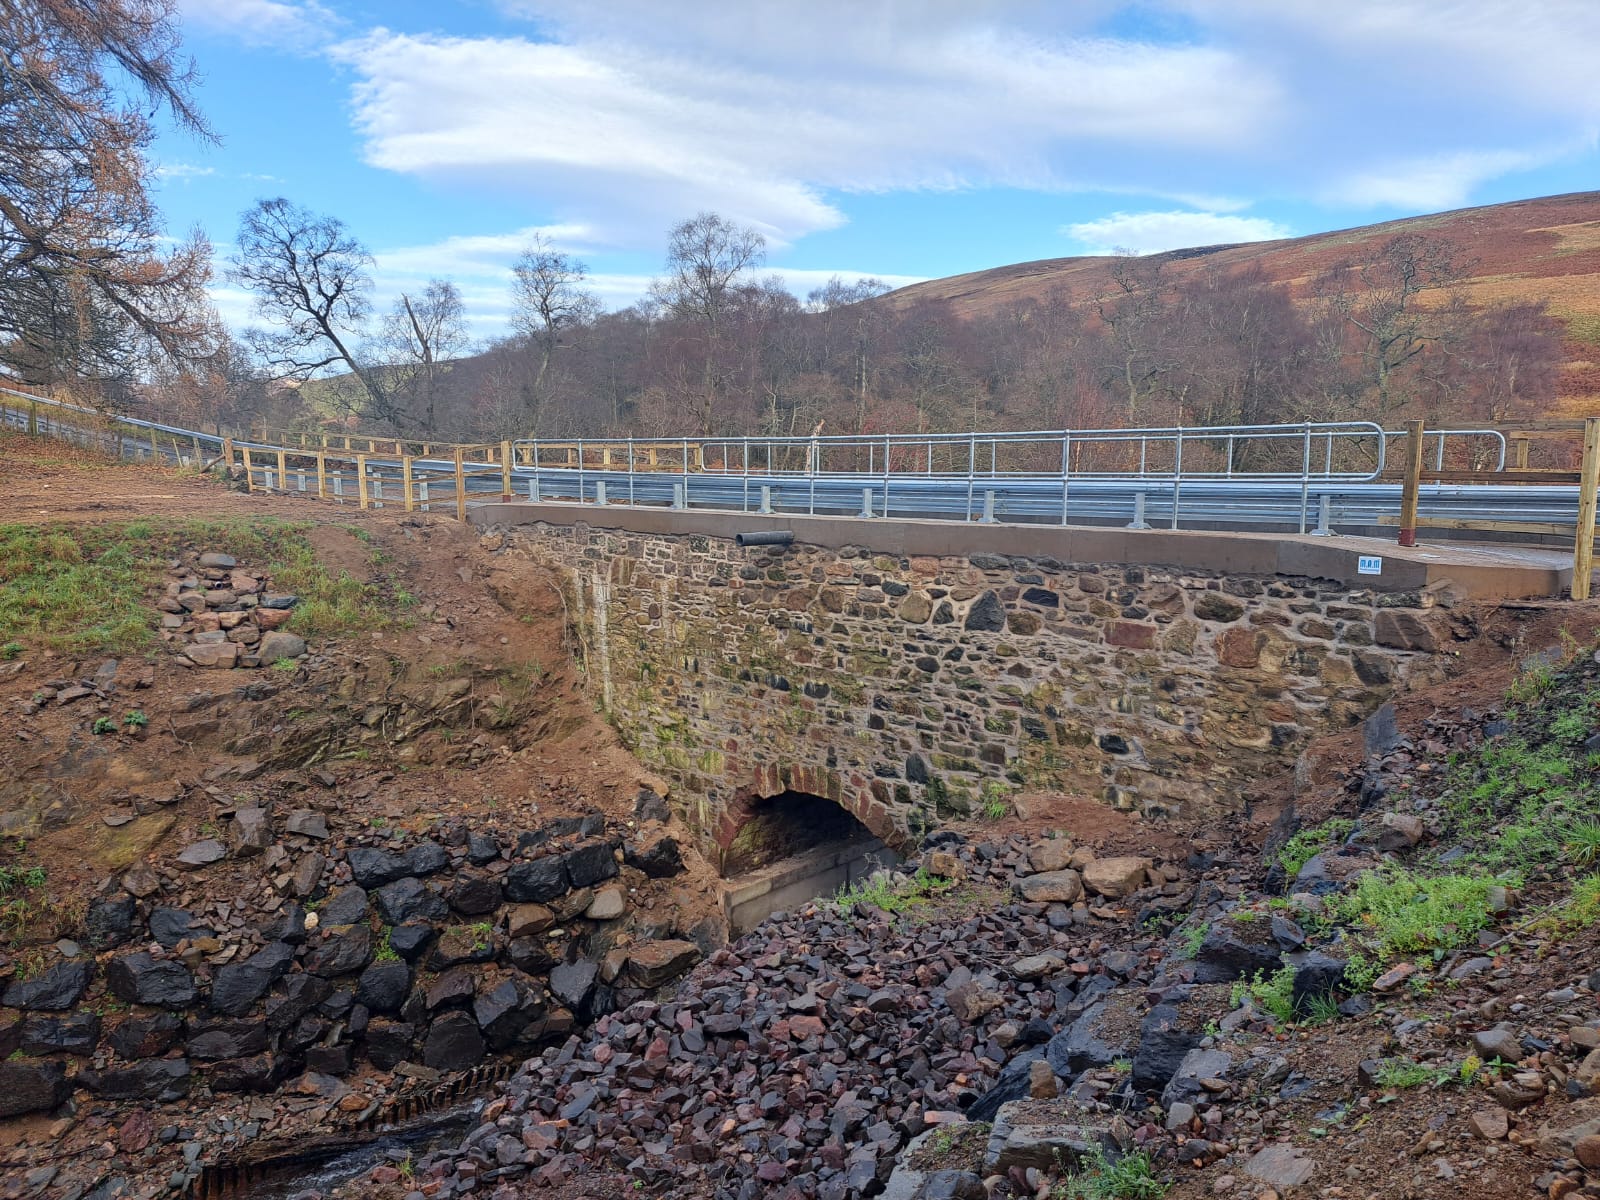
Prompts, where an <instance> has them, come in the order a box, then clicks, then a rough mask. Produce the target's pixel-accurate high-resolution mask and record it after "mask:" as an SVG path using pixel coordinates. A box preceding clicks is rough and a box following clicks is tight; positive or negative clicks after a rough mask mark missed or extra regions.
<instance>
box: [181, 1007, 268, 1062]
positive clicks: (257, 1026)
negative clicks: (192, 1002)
mask: <svg viewBox="0 0 1600 1200" xmlns="http://www.w3.org/2000/svg"><path fill="white" fill-rule="evenodd" d="M266 1048H267V1023H266V1022H265V1021H262V1020H256V1021H240V1020H235V1019H231V1018H230V1019H223V1020H210V1021H197V1022H193V1023H191V1024H190V1026H189V1040H188V1041H187V1042H186V1043H184V1052H185V1053H186V1054H188V1056H189V1057H190V1058H198V1059H202V1060H206V1061H212V1062H215V1061H217V1060H220V1059H225V1058H243V1057H245V1056H246V1055H249V1054H259V1053H261V1052H262V1051H263V1050H265V1049H266Z"/></svg>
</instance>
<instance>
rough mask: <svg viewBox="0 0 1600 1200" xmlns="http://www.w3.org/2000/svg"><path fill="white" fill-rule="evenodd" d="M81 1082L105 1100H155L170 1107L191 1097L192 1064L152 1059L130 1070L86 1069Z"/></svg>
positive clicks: (184, 1061)
mask: <svg viewBox="0 0 1600 1200" xmlns="http://www.w3.org/2000/svg"><path fill="white" fill-rule="evenodd" d="M77 1082H78V1083H79V1084H80V1085H81V1086H83V1087H86V1088H88V1089H89V1090H90V1091H91V1092H93V1093H94V1094H95V1095H96V1096H98V1097H100V1098H101V1099H102V1100H155V1101H159V1102H161V1103H166V1102H168V1101H172V1100H182V1099H183V1098H184V1097H185V1096H187V1095H188V1094H189V1062H188V1060H187V1059H182V1058H150V1059H146V1060H145V1061H144V1062H140V1063H134V1064H132V1065H131V1066H127V1067H106V1068H103V1069H98V1070H97V1069H92V1068H85V1069H84V1070H82V1071H79V1072H78V1077H77Z"/></svg>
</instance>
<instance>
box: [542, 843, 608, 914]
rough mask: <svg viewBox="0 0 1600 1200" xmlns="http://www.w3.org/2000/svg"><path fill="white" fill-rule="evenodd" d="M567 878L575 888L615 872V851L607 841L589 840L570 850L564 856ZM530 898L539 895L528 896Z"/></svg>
mask: <svg viewBox="0 0 1600 1200" xmlns="http://www.w3.org/2000/svg"><path fill="white" fill-rule="evenodd" d="M565 861H566V867H567V878H568V879H569V880H571V881H572V886H573V887H575V888H584V887H592V886H594V885H595V884H597V883H600V882H602V881H603V880H606V879H610V878H611V877H612V876H613V875H615V874H616V873H617V856H616V851H615V850H613V849H612V847H611V844H610V843H609V842H591V843H589V844H588V845H586V846H579V847H578V848H577V849H576V850H570V851H568V852H567V854H566V856H565ZM528 899H530V900H537V899H539V897H537V896H530V897H528Z"/></svg>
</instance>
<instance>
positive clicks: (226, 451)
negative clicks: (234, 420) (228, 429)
mask: <svg viewBox="0 0 1600 1200" xmlns="http://www.w3.org/2000/svg"><path fill="white" fill-rule="evenodd" d="M118 457H121V456H120V455H119V456H118ZM222 470H223V474H224V475H226V474H227V473H228V472H230V471H232V470H233V439H232V438H231V437H225V438H223V439H222Z"/></svg>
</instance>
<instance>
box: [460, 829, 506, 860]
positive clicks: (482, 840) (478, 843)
mask: <svg viewBox="0 0 1600 1200" xmlns="http://www.w3.org/2000/svg"><path fill="white" fill-rule="evenodd" d="M499 857H500V843H499V842H497V841H496V840H495V837H494V835H493V834H492V833H471V834H468V835H467V861H468V862H469V863H471V864H472V865H473V866H475V867H486V866H488V865H489V864H490V863H492V862H494V861H495V859H497V858H499Z"/></svg>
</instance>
